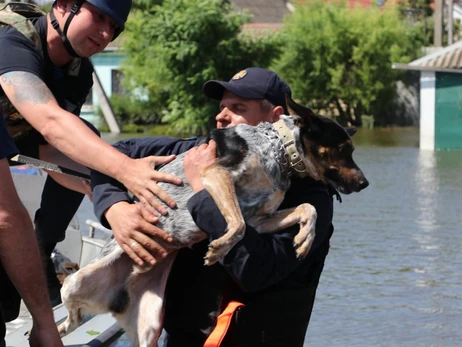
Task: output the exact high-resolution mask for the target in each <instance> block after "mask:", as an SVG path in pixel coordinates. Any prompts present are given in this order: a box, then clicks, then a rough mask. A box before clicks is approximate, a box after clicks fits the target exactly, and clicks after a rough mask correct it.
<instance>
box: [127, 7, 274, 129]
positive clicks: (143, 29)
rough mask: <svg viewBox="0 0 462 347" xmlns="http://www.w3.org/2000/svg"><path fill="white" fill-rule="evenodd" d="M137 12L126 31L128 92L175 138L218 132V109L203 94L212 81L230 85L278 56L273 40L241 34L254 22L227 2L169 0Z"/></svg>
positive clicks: (215, 104) (214, 103)
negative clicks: (143, 99)
mask: <svg viewBox="0 0 462 347" xmlns="http://www.w3.org/2000/svg"><path fill="white" fill-rule="evenodd" d="M143 8H144V11H138V12H136V11H135V12H134V15H133V17H132V19H131V20H130V21H129V23H128V25H127V34H126V36H125V38H126V40H125V45H124V48H125V51H126V54H127V59H126V64H124V68H123V70H124V75H125V79H124V80H125V81H126V82H125V87H126V88H128V89H129V90H132V91H133V90H138V92H140V91H141V94H142V95H145V96H146V97H147V99H148V100H149V101H150V105H151V107H154V108H155V109H156V111H157V112H158V113H159V114H161V115H162V119H161V120H162V121H163V122H167V123H169V124H170V125H171V129H172V131H173V132H176V133H183V134H184V133H189V134H191V135H201V134H205V133H207V132H208V130H209V129H210V128H212V127H214V126H215V123H214V121H213V119H214V117H215V115H216V113H217V111H218V103H217V102H214V101H211V100H209V99H208V98H206V97H205V96H204V95H203V93H202V85H203V84H204V82H205V81H207V80H209V79H225V80H228V79H230V78H231V77H232V76H233V75H234V74H235V73H236V72H237V71H239V70H241V69H243V68H246V67H249V66H254V65H258V66H263V67H265V66H268V65H269V64H270V62H271V60H272V58H273V57H275V56H277V52H279V50H278V48H277V47H278V46H277V42H276V40H275V39H274V37H272V36H265V37H262V38H250V37H245V36H242V35H241V34H240V31H241V26H242V24H244V23H245V22H248V21H249V20H250V16H249V15H247V14H245V13H238V12H232V11H231V7H230V5H229V1H225V0H165V1H163V3H162V5H153V6H152V7H150V8H149V9H147V8H146V4H145V5H144V7H143Z"/></svg>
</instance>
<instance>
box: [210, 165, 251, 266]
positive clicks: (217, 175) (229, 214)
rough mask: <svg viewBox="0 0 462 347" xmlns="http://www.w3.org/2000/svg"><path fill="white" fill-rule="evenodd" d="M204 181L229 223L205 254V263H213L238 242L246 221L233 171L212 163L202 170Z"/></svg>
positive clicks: (241, 236) (242, 235) (242, 234)
mask: <svg viewBox="0 0 462 347" xmlns="http://www.w3.org/2000/svg"><path fill="white" fill-rule="evenodd" d="M201 178H202V183H203V184H204V187H205V189H207V191H208V192H209V194H210V195H211V196H212V198H213V200H214V201H215V203H216V204H217V207H218V208H219V210H220V212H221V214H222V215H223V217H224V219H225V220H226V222H227V223H228V227H227V229H226V233H225V234H224V235H223V236H222V237H220V238H218V239H216V240H213V241H212V242H211V243H210V245H209V250H208V252H207V254H206V256H205V265H212V264H214V263H216V262H217V261H218V260H219V259H221V258H223V257H224V256H225V255H226V254H228V252H229V251H230V250H231V248H233V246H234V245H235V244H236V243H238V242H239V241H240V240H241V239H242V238H243V237H244V232H245V221H244V217H243V216H242V212H241V209H240V207H239V202H238V201H237V197H236V191H235V188H234V181H233V177H232V176H231V173H230V172H229V171H228V170H227V169H226V168H225V167H223V166H221V165H219V164H212V165H210V166H208V167H206V168H205V169H204V170H203V171H202V172H201Z"/></svg>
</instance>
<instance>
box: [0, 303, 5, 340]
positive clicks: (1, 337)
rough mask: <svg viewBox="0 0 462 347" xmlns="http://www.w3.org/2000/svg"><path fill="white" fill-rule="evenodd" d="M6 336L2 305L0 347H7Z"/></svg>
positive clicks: (0, 312)
mask: <svg viewBox="0 0 462 347" xmlns="http://www.w3.org/2000/svg"><path fill="white" fill-rule="evenodd" d="M5 334H6V327H5V320H4V319H3V315H2V307H1V305H0V347H5Z"/></svg>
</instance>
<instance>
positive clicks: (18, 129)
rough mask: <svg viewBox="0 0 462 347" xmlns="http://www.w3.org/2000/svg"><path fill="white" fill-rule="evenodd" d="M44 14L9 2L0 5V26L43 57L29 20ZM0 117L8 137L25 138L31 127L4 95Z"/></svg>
mask: <svg viewBox="0 0 462 347" xmlns="http://www.w3.org/2000/svg"><path fill="white" fill-rule="evenodd" d="M45 14H46V13H45V12H43V11H42V10H40V9H39V8H38V7H37V6H36V5H34V4H27V3H22V2H10V3H7V4H0V26H5V25H8V26H11V27H13V28H15V29H16V30H18V31H19V32H20V33H21V34H23V35H24V36H25V37H26V38H28V39H29V40H31V41H32V42H33V43H34V46H35V47H36V48H37V50H38V51H39V53H40V55H41V56H42V57H43V51H42V41H41V39H40V35H39V33H38V31H37V29H36V28H35V26H34V24H33V23H32V22H31V21H30V20H29V18H34V17H40V16H43V15H45ZM0 116H3V118H4V119H5V122H6V124H7V127H8V132H9V133H10V136H11V137H12V138H13V139H14V140H15V142H16V141H18V140H19V139H20V138H22V137H25V136H26V135H27V134H29V133H30V131H31V130H32V126H31V125H30V124H29V123H27V121H26V120H25V119H24V118H23V117H22V116H21V115H20V114H19V112H17V111H16V109H15V108H14V107H13V105H12V104H11V102H10V100H8V98H7V97H6V95H5V94H3V93H0Z"/></svg>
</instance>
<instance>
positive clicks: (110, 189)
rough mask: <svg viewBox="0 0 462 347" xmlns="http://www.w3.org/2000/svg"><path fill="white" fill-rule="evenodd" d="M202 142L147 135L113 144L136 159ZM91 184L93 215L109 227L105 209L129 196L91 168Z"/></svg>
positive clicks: (169, 152) (182, 150)
mask: <svg viewBox="0 0 462 347" xmlns="http://www.w3.org/2000/svg"><path fill="white" fill-rule="evenodd" d="M203 142H204V138H192V139H188V140H183V139H176V138H171V137H147V138H135V139H128V140H123V141H119V142H117V143H115V144H114V145H113V146H114V147H115V148H116V149H117V150H118V151H120V152H122V153H124V154H126V155H127V156H129V157H130V158H133V159H138V158H144V157H147V156H150V155H156V156H165V155H171V154H180V153H183V152H186V151H187V150H188V149H190V148H192V147H194V146H196V145H198V144H200V143H203ZM91 185H92V192H93V206H94V211H95V215H96V217H97V218H98V219H99V220H100V221H101V224H103V225H104V226H105V227H109V224H108V222H107V220H106V218H105V217H104V213H105V212H106V210H107V209H108V208H109V207H111V206H112V205H113V204H115V203H117V202H120V201H131V196H130V194H129V193H128V192H127V189H126V188H125V187H124V185H123V184H122V183H120V182H118V181H117V180H115V179H113V178H111V177H109V176H107V175H104V174H102V173H100V172H98V171H94V170H92V172H91Z"/></svg>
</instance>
